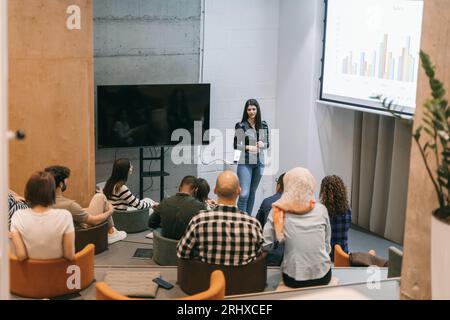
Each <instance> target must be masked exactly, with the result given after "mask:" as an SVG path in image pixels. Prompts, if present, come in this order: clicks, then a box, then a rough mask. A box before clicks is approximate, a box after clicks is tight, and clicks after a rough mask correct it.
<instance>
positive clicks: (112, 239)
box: [108, 228, 127, 244]
mask: <svg viewBox="0 0 450 320" xmlns="http://www.w3.org/2000/svg"><path fill="white" fill-rule="evenodd" d="M113 229H114V232H113V233H108V244H113V243H116V242H118V241H122V240H123V239H125V238H126V237H127V233H126V232H125V231H119V230H117V229H116V228H113Z"/></svg>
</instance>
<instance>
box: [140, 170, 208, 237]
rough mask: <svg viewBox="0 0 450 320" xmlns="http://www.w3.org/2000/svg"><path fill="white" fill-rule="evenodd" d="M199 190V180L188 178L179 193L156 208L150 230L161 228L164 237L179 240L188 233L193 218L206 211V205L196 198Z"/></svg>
mask: <svg viewBox="0 0 450 320" xmlns="http://www.w3.org/2000/svg"><path fill="white" fill-rule="evenodd" d="M196 190H197V178H196V177H193V176H186V177H184V178H183V180H182V181H181V183H180V187H179V188H178V193H177V194H176V195H174V196H172V197H169V198H166V199H164V200H163V201H161V203H160V204H159V205H158V206H156V207H154V211H153V213H152V215H151V216H150V219H149V221H148V226H149V227H150V228H153V229H156V228H159V227H161V229H162V230H161V234H162V236H163V237H166V238H169V239H174V240H179V239H180V238H181V236H182V235H183V234H184V232H185V231H186V228H187V226H188V224H189V222H190V221H191V219H192V217H193V216H195V215H196V214H197V213H199V211H200V210H205V209H206V204H205V203H204V202H200V201H199V200H197V199H196V198H194V193H195V191H196Z"/></svg>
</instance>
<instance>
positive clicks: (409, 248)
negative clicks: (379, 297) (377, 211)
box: [401, 0, 450, 299]
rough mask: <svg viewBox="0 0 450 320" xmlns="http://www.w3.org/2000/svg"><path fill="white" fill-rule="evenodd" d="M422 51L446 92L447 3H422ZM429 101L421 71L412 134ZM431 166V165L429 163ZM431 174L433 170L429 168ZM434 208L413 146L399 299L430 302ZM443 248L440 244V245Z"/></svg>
mask: <svg viewBox="0 0 450 320" xmlns="http://www.w3.org/2000/svg"><path fill="white" fill-rule="evenodd" d="M424 3H425V10H424V24H423V28H422V29H423V31H422V45H421V46H422V50H424V51H425V52H427V53H428V54H429V55H430V56H431V59H432V62H433V63H434V64H435V65H436V66H437V69H436V71H437V73H436V74H437V78H438V79H440V80H442V81H444V84H445V87H446V89H447V91H449V90H450V1H448V0H425V2H424ZM429 97H430V89H429V84H428V79H427V77H426V75H425V73H424V72H423V70H422V69H421V73H420V76H419V87H418V94H417V106H418V107H417V110H416V116H415V121H414V130H415V128H417V127H418V126H419V125H421V123H422V117H423V107H422V106H423V104H424V102H425V101H426V100H427V99H428V98H429ZM433 163H434V162H433ZM433 169H434V170H435V167H433ZM437 207H438V201H437V198H436V194H435V192H434V189H433V185H432V183H431V181H430V179H429V177H428V175H427V173H426V170H425V167H424V164H423V161H422V158H421V156H420V153H419V149H418V147H417V146H416V143H415V142H413V147H412V151H411V164H410V176H409V191H408V207H407V212H406V225H405V241H404V258H403V259H404V260H403V266H402V281H401V297H402V298H403V299H431V263H430V250H431V247H430V243H431V239H430V234H431V232H430V230H431V212H432V211H433V210H434V209H435V208H437ZM443 245H444V244H443Z"/></svg>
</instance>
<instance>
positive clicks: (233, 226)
mask: <svg viewBox="0 0 450 320" xmlns="http://www.w3.org/2000/svg"><path fill="white" fill-rule="evenodd" d="M263 240H264V239H263V235H262V228H261V225H260V223H259V222H258V220H256V219H255V218H254V217H251V216H249V215H248V214H246V213H244V212H241V211H239V209H238V208H237V207H231V206H224V205H219V206H217V207H216V208H214V210H211V211H200V212H199V213H198V214H197V215H196V216H194V217H193V218H192V220H191V221H190V223H189V225H188V227H187V229H186V233H185V234H184V236H183V237H182V238H181V240H180V241H179V242H178V246H177V255H178V257H179V258H182V259H190V258H194V257H198V258H199V259H200V260H201V261H202V262H206V263H210V264H219V265H225V266H240V265H246V264H248V263H250V262H252V261H253V260H255V259H256V257H257V256H258V255H259V254H260V252H261V245H262V243H263Z"/></svg>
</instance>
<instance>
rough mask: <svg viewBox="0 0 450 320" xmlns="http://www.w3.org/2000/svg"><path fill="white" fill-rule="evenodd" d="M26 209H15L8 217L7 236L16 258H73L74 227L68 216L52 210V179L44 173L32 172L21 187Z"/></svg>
mask: <svg viewBox="0 0 450 320" xmlns="http://www.w3.org/2000/svg"><path fill="white" fill-rule="evenodd" d="M25 200H26V201H27V203H28V204H29V205H30V207H31V208H29V209H22V210H19V211H17V212H16V214H14V216H13V217H12V220H11V235H12V241H13V244H14V248H15V253H16V256H17V258H18V259H19V261H23V260H26V259H27V258H29V259H40V260H47V259H58V258H65V259H67V260H69V261H72V260H74V259H75V229H74V225H73V219H72V215H71V214H70V212H69V211H67V210H63V209H53V208H51V206H52V205H53V204H54V203H55V180H54V179H53V176H52V175H51V174H50V173H48V172H42V171H39V172H36V173H34V174H33V175H32V176H31V177H30V178H29V180H28V182H27V184H26V187H25Z"/></svg>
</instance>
